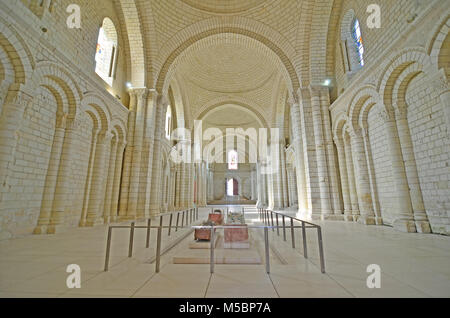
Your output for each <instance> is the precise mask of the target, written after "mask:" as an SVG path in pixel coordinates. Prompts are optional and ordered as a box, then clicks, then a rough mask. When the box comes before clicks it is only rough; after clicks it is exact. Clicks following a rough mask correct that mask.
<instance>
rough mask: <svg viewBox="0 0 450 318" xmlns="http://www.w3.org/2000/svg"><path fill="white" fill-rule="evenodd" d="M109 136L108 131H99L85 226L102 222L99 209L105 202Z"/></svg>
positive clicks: (100, 209)
mask: <svg viewBox="0 0 450 318" xmlns="http://www.w3.org/2000/svg"><path fill="white" fill-rule="evenodd" d="M111 138H112V134H111V133H109V132H105V133H101V135H99V137H98V141H97V149H96V152H95V162H94V169H93V170H92V172H93V173H92V181H91V184H92V185H91V192H90V195H89V204H88V209H87V214H86V223H85V224H84V225H85V226H94V225H98V224H102V223H103V220H102V218H101V215H100V211H103V203H104V202H105V188H106V179H107V175H106V174H107V162H108V160H107V156H108V145H110V144H111Z"/></svg>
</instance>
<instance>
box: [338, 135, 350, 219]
mask: <svg viewBox="0 0 450 318" xmlns="http://www.w3.org/2000/svg"><path fill="white" fill-rule="evenodd" d="M334 142H335V144H336V149H337V153H338V163H339V173H340V175H341V189H342V198H343V200H344V219H345V220H350V221H351V220H353V218H352V202H351V200H350V187H349V181H348V173H347V160H346V151H345V149H344V144H343V142H342V141H341V140H339V138H338V137H336V138H335V139H334Z"/></svg>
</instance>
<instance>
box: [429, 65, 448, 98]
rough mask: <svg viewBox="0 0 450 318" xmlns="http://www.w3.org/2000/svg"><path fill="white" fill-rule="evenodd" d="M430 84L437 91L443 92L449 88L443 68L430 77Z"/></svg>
mask: <svg viewBox="0 0 450 318" xmlns="http://www.w3.org/2000/svg"><path fill="white" fill-rule="evenodd" d="M431 85H432V86H433V87H434V89H435V90H436V91H437V92H438V93H444V92H446V91H448V90H449V89H450V87H449V85H448V80H447V77H446V75H445V73H444V71H443V70H440V71H439V72H436V73H435V74H434V76H433V77H432V78H431Z"/></svg>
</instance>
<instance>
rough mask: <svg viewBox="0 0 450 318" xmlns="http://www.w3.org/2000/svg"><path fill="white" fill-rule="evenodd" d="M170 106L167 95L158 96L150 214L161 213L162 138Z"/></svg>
mask: <svg viewBox="0 0 450 318" xmlns="http://www.w3.org/2000/svg"><path fill="white" fill-rule="evenodd" d="M167 106H168V102H167V100H166V98H165V97H163V96H158V99H157V103H156V112H155V135H154V143H153V163H152V179H151V182H152V185H151V196H150V215H156V214H158V213H160V205H161V204H160V202H161V189H160V187H161V184H162V182H161V169H162V165H161V147H162V145H161V139H162V138H165V137H164V121H165V116H164V114H165V113H166V110H167Z"/></svg>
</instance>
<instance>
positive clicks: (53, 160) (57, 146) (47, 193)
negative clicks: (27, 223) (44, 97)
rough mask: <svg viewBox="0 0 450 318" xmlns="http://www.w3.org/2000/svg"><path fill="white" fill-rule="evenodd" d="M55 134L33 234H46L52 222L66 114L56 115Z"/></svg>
mask: <svg viewBox="0 0 450 318" xmlns="http://www.w3.org/2000/svg"><path fill="white" fill-rule="evenodd" d="M56 116H57V118H56V127H55V134H54V136H53V145H52V150H51V153H50V160H49V163H48V168H47V177H46V178H45V186H44V194H43V197H42V206H41V213H40V215H39V220H38V224H37V226H36V227H35V228H34V231H33V234H46V233H47V226H48V224H49V222H50V216H51V213H52V207H53V200H54V197H55V191H56V182H57V180H58V170H59V165H60V162H61V154H62V147H63V143H64V135H65V130H66V119H67V115H66V114H57V115H56Z"/></svg>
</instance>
